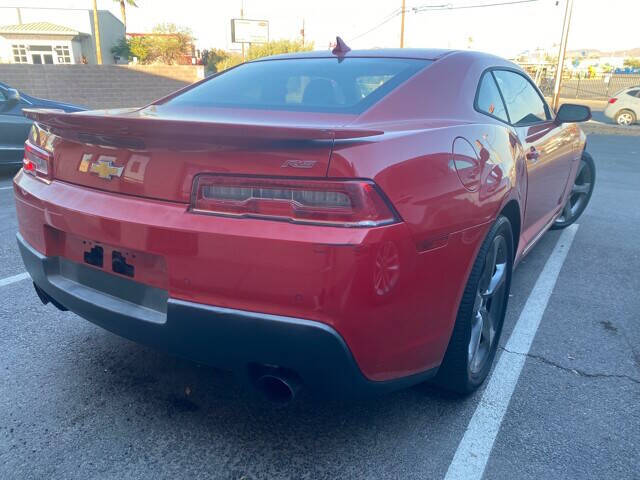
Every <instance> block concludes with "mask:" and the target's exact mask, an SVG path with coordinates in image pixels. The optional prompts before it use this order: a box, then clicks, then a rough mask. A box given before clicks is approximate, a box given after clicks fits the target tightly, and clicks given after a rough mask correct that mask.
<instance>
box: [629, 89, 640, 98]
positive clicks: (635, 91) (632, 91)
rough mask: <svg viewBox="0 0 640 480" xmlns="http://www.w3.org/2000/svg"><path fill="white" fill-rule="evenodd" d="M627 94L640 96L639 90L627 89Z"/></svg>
mask: <svg viewBox="0 0 640 480" xmlns="http://www.w3.org/2000/svg"><path fill="white" fill-rule="evenodd" d="M627 95H631V96H632V97H640V90H629V91H628V92H627Z"/></svg>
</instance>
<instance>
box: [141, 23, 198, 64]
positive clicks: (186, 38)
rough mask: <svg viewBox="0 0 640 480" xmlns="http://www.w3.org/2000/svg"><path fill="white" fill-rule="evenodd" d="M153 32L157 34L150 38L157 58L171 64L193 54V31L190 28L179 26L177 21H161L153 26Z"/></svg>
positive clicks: (154, 55)
mask: <svg viewBox="0 0 640 480" xmlns="http://www.w3.org/2000/svg"><path fill="white" fill-rule="evenodd" d="M153 33H155V34H157V35H150V36H149V38H150V39H151V41H152V50H153V52H152V54H153V57H154V59H155V60H160V61H161V62H162V63H166V64H169V65H171V64H173V63H175V62H177V61H178V59H179V58H180V57H182V56H185V55H191V45H192V44H193V33H192V32H191V30H190V29H188V28H184V27H178V26H177V25H176V24H175V23H160V24H158V25H156V26H155V27H153Z"/></svg>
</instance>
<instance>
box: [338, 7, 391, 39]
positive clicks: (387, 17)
mask: <svg viewBox="0 0 640 480" xmlns="http://www.w3.org/2000/svg"><path fill="white" fill-rule="evenodd" d="M401 13H402V9H401V8H396V9H395V10H394V11H393V12H391V13H390V14H389V15H387V16H386V17H384V18H385V19H384V20H383V21H382V22H380V23H378V24H377V25H376V26H375V27H372V28H370V29H369V30H367V31H366V32H363V33H361V34H360V35H356V36H355V37H353V38H351V39H350V40H349V41H351V42H352V41H354V40H357V39H359V38H360V37H364V36H365V35H367V34H368V33H371V32H373V31H374V30H377V29H378V28H380V27H381V26H383V25H384V24H385V23H387V22H390V21H391V20H393V19H394V18H395V17H397V16H398V15H400V14H401Z"/></svg>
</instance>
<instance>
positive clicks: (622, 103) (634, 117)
mask: <svg viewBox="0 0 640 480" xmlns="http://www.w3.org/2000/svg"><path fill="white" fill-rule="evenodd" d="M604 114H605V116H607V117H609V118H610V119H612V120H613V121H614V122H616V123H617V124H618V125H633V124H634V123H636V122H637V121H638V119H640V86H637V87H629V88H625V89H624V90H620V91H619V92H618V93H616V94H615V95H614V96H613V97H611V98H610V99H609V103H608V104H607V108H605V109H604Z"/></svg>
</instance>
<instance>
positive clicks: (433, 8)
mask: <svg viewBox="0 0 640 480" xmlns="http://www.w3.org/2000/svg"><path fill="white" fill-rule="evenodd" d="M539 1H540V0H511V1H506V2H498V3H479V4H476V5H459V6H454V5H451V4H450V3H449V4H445V5H421V6H419V7H411V8H405V10H404V13H412V12H413V13H422V12H427V11H432V12H433V11H441V10H464V9H469V8H484V7H501V6H505V5H518V4H522V3H534V2H539ZM401 14H402V8H396V9H395V10H394V11H393V12H391V13H390V14H389V15H387V16H386V17H384V20H382V21H381V22H380V23H378V24H377V25H375V26H374V27H371V28H370V29H369V30H367V31H365V32H362V33H361V34H359V35H356V36H355V37H352V38H351V39H349V41H350V42H352V41H354V40H357V39H359V38H361V37H364V36H365V35H368V34H369V33H371V32H373V31H374V30H377V29H378V28H380V27H382V26H383V25H385V24H387V23H389V22H390V21H391V20H393V19H394V18H396V17H397V16H398V15H401Z"/></svg>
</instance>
